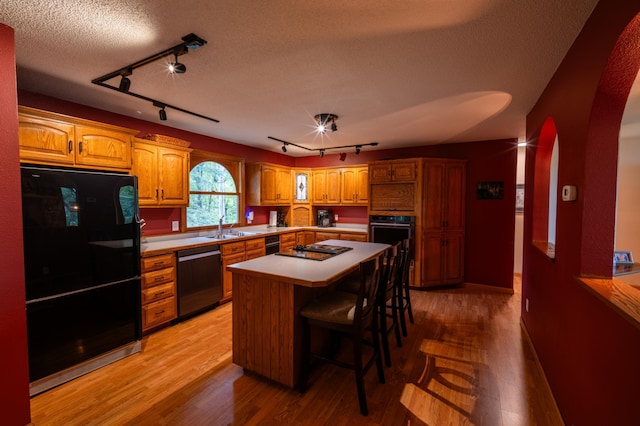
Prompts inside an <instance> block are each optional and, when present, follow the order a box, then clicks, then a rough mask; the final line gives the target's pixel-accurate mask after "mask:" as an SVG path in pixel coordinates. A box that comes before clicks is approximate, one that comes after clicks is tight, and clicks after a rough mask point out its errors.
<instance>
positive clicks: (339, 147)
mask: <svg viewBox="0 0 640 426" xmlns="http://www.w3.org/2000/svg"><path fill="white" fill-rule="evenodd" d="M267 138H268V139H271V140H274V141H277V142H280V143H282V152H287V151H286V147H287V145H291V146H295V147H296V148H300V149H304V150H305V151H317V152H319V153H320V157H324V152H325V151H326V150H328V149H345V148H355V149H356V155H360V150H361V149H362V147H363V146H378V142H369V143H361V144H358V145H343V146H329V147H325V148H307V147H306V146H302V145H298V144H296V143H293V142H289V141H285V140H282V139H278V138H274V137H273V136H267ZM340 155H341V156H342V154H340ZM344 155H345V158H346V154H344ZM343 161H344V160H343Z"/></svg>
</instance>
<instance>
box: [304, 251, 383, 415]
mask: <svg viewBox="0 0 640 426" xmlns="http://www.w3.org/2000/svg"><path fill="white" fill-rule="evenodd" d="M377 263H378V259H376V258H374V259H371V260H368V261H365V262H362V263H360V268H359V270H360V273H359V281H360V288H359V291H358V293H357V294H354V293H350V292H346V291H340V290H336V291H332V292H329V293H326V294H324V295H322V296H320V297H319V298H317V299H315V300H313V301H312V302H311V303H309V304H308V305H306V306H304V307H303V308H302V309H301V310H300V316H301V317H302V319H303V323H304V329H303V354H302V374H301V377H300V392H304V391H305V390H306V387H307V379H308V375H309V368H310V361H311V358H312V357H314V358H319V359H322V360H325V361H329V362H331V363H334V364H336V365H338V366H340V367H344V368H349V369H352V370H354V372H355V379H356V387H357V389H358V400H359V403H360V413H362V415H364V416H366V415H367V414H368V409H367V398H366V394H365V390H364V374H365V373H366V372H367V371H368V370H369V368H370V367H371V366H372V365H373V364H374V363H375V364H376V368H377V370H378V380H379V381H380V383H384V370H383V366H382V359H381V356H380V341H379V331H378V330H377V324H378V319H377V313H378V310H377V308H376V295H377V289H378V283H379V279H378V266H377ZM311 326H314V327H322V328H325V329H328V330H330V331H331V332H332V333H337V334H339V335H341V336H344V337H347V338H350V339H351V340H352V344H353V362H351V363H349V362H346V361H342V360H339V359H337V358H336V357H335V356H334V354H329V355H327V354H320V353H312V351H311ZM365 332H369V333H370V335H371V341H369V340H366V339H365V336H364V335H365ZM363 345H367V346H370V347H372V348H373V352H372V354H371V356H370V357H369V358H368V359H367V360H366V362H363V359H362V358H363V351H362V349H363Z"/></svg>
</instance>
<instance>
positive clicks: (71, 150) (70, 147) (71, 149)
mask: <svg viewBox="0 0 640 426" xmlns="http://www.w3.org/2000/svg"><path fill="white" fill-rule="evenodd" d="M72 152H73V141H72V140H69V154H71V153H72Z"/></svg>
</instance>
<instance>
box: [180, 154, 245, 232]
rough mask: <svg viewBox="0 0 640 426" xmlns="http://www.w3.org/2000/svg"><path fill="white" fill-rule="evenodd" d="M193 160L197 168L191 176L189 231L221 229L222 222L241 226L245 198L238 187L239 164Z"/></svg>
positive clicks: (188, 209)
mask: <svg viewBox="0 0 640 426" xmlns="http://www.w3.org/2000/svg"><path fill="white" fill-rule="evenodd" d="M192 159H193V160H194V163H195V164H196V165H195V166H194V167H193V168H192V169H191V172H190V173H189V207H187V209H186V226H187V228H202V227H211V226H217V225H218V224H219V223H220V219H222V223H223V224H235V223H239V222H240V211H241V201H240V198H241V197H240V191H239V189H238V185H237V184H236V182H237V181H238V179H237V176H238V171H239V164H238V163H234V162H228V161H211V159H210V158H202V159H199V158H198V156H197V155H195V156H193V157H192ZM198 160H200V161H198ZM225 163H226V164H225ZM234 174H235V177H234Z"/></svg>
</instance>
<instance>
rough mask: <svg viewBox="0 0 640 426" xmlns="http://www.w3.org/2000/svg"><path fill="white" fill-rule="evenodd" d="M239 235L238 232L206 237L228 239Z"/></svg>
mask: <svg viewBox="0 0 640 426" xmlns="http://www.w3.org/2000/svg"><path fill="white" fill-rule="evenodd" d="M238 237H241V235H240V234H224V235H222V236H220V235H209V236H208V237H207V238H213V239H214V240H229V239H232V238H238Z"/></svg>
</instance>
